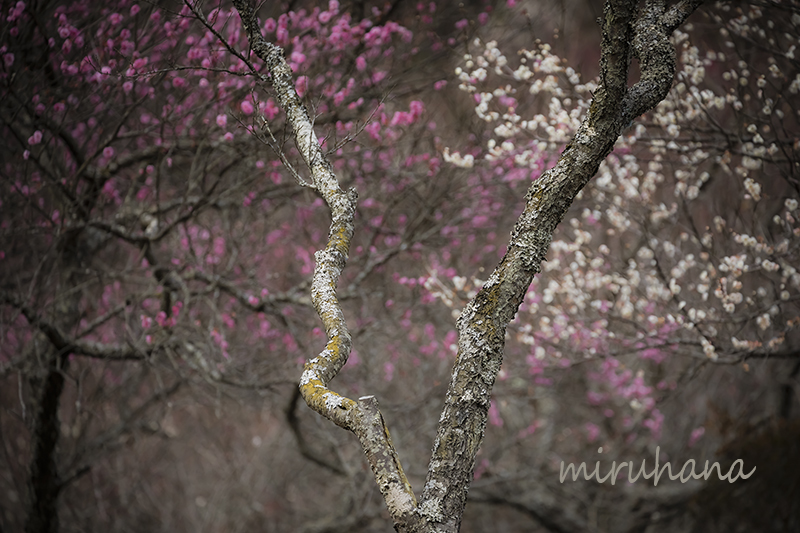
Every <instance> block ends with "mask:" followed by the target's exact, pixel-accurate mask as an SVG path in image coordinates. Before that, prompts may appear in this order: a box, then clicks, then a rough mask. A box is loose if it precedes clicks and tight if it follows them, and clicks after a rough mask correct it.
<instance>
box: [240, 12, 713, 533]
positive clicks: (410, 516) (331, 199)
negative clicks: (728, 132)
mask: <svg viewBox="0 0 800 533" xmlns="http://www.w3.org/2000/svg"><path fill="white" fill-rule="evenodd" d="M700 3H701V0H681V1H679V2H677V3H675V4H673V5H672V6H670V7H669V8H667V5H666V2H665V1H664V0H660V1H658V0H648V1H646V2H645V3H644V5H643V6H641V7H640V6H639V2H637V1H635V0H608V1H607V2H606V4H605V9H604V11H603V20H602V43H601V47H602V49H601V62H600V69H601V73H600V78H601V80H600V83H601V85H600V86H599V87H598V89H597V91H596V93H595V95H594V100H593V102H592V105H591V107H590V109H589V113H588V114H587V116H586V118H585V119H584V121H583V123H582V125H581V127H580V128H579V130H578V132H577V133H576V134H575V137H574V138H573V140H572V142H570V143H569V144H568V145H567V147H566V148H565V149H564V152H563V153H562V154H561V157H560V159H559V160H558V163H557V164H556V165H555V166H554V167H553V168H552V169H550V170H548V171H547V172H545V173H544V174H543V175H542V176H541V177H540V178H539V179H538V180H536V181H535V182H534V183H533V185H531V187H530V189H529V190H528V193H527V195H526V197H525V199H526V205H525V209H524V211H523V213H522V214H521V215H520V217H519V219H518V220H517V223H516V225H515V227H514V229H513V231H512V233H511V238H510V241H509V246H508V252H507V253H506V255H505V257H503V259H502V261H501V262H500V264H499V265H498V266H497V268H496V269H495V270H494V272H493V273H492V275H491V276H490V277H489V279H488V281H487V282H486V283H485V284H484V286H483V288H482V289H481V290H480V292H478V294H477V295H476V296H475V298H473V299H472V301H470V302H469V303H468V304H467V305H466V307H465V308H464V310H463V312H462V313H461V316H460V318H459V319H458V325H457V326H458V334H459V338H458V356H457V360H456V363H455V367H454V368H453V374H452V379H451V381H450V385H449V388H448V391H447V395H446V397H445V406H444V410H443V412H442V415H441V418H440V422H439V429H438V434H437V437H436V441H435V442H434V446H433V454H432V457H431V461H430V465H429V467H428V477H427V480H426V483H425V488H424V490H423V493H422V497H421V499H420V501H419V503H418V504H417V502H416V500H415V497H414V494H413V492H411V489H410V487H409V485H408V481H407V480H406V477H405V475H404V474H403V470H402V467H401V466H400V463H399V460H398V458H397V454H396V452H395V450H394V447H393V446H392V444H391V439H390V438H389V434H388V430H387V429H386V424H385V422H384V421H383V417H382V416H381V414H380V412H379V411H378V409H377V402H376V401H375V399H374V398H372V397H367V398H362V399H361V400H359V401H358V402H355V401H353V400H350V399H348V398H345V397H342V396H340V395H338V394H337V393H335V392H333V391H332V390H330V389H328V383H329V382H330V381H331V379H333V377H334V376H335V375H336V374H337V373H338V372H339V370H340V369H341V368H342V366H343V365H344V364H345V362H346V361H347V356H348V355H349V353H350V347H351V340H350V334H349V333H348V330H347V326H346V324H345V322H344V316H343V315H342V312H341V308H340V306H339V303H338V301H337V298H336V284H337V281H338V279H339V275H340V273H341V271H342V269H343V268H344V265H345V262H346V259H347V254H348V250H349V245H350V239H351V238H352V235H353V231H354V229H353V213H354V211H355V202H356V195H355V192H354V191H348V192H344V191H342V190H341V189H340V188H339V186H338V182H337V180H336V176H335V175H334V174H333V172H332V170H331V166H330V163H329V162H328V161H327V159H326V158H325V156H324V154H323V153H322V151H321V149H320V146H319V143H318V141H317V138H316V135H315V134H314V131H313V128H312V125H311V121H310V120H309V118H308V113H307V111H306V109H305V107H304V106H303V105H302V103H301V102H300V99H299V98H298V97H297V93H296V92H295V90H294V83H293V80H292V77H291V70H290V69H289V67H288V65H287V64H286V62H285V61H284V59H283V51H282V50H281V49H280V48H278V47H277V46H274V45H273V44H271V43H268V42H267V41H265V40H264V38H263V37H262V35H261V33H260V30H259V27H258V22H257V20H256V17H255V13H254V11H253V9H252V7H251V5H250V1H249V0H234V5H235V6H236V9H237V10H238V11H239V13H240V15H241V17H242V21H243V24H244V27H245V29H246V31H247V35H248V39H249V41H250V46H251V47H252V49H253V51H254V52H255V53H256V55H258V56H259V57H260V58H261V59H262V60H263V61H264V62H265V63H266V64H267V67H268V69H269V73H270V76H271V78H272V84H273V87H274V89H275V92H276V93H277V96H278V103H279V104H280V106H281V107H282V108H283V110H284V111H285V112H286V114H287V116H288V119H289V124H290V125H291V127H292V129H293V130H294V134H295V137H296V140H297V145H298V148H299V150H300V153H301V155H302V157H303V158H304V159H305V161H306V164H307V165H308V167H309V169H310V170H311V175H312V181H313V186H314V188H316V189H317V191H318V192H319V193H320V194H321V195H322V197H323V198H324V199H325V201H326V202H327V204H328V206H329V207H330V209H331V213H332V218H333V220H332V223H331V229H330V233H329V242H328V245H327V247H326V248H325V250H322V251H320V252H317V256H316V259H317V268H316V270H315V272H314V280H313V282H312V300H313V302H314V306H315V307H316V309H317V312H318V314H319V315H320V318H321V319H322V321H323V323H324V324H325V328H326V332H327V334H328V339H329V342H328V345H327V346H326V349H325V350H324V351H323V352H322V353H321V354H320V355H319V356H318V357H317V358H315V359H314V360H312V361H311V362H309V363H308V364H307V365H306V368H305V371H304V372H303V377H302V379H301V385H300V388H301V393H302V394H303V397H304V399H305V400H306V402H307V403H308V404H309V406H311V407H312V408H313V409H314V410H316V411H317V412H319V413H320V414H322V415H323V416H325V417H327V418H329V419H330V420H332V421H333V422H335V423H336V424H338V425H340V426H342V427H344V428H347V429H350V430H351V431H353V432H354V433H355V434H356V435H357V436H358V437H359V440H360V441H361V444H362V446H363V448H364V450H365V452H366V454H367V458H368V460H369V461H370V464H371V466H372V469H373V473H374V474H375V479H376V481H377V483H378V486H379V488H380V490H381V493H382V494H383V496H384V498H385V500H386V503H387V506H388V508H389V511H390V513H391V516H392V519H393V520H394V523H395V529H397V530H398V531H402V532H412V533H416V532H422V531H430V532H433V531H436V532H449V533H452V532H456V531H458V530H459V528H460V525H461V517H462V515H463V512H464V506H465V504H466V500H467V491H468V489H469V485H470V482H471V481H472V475H473V469H474V466H475V455H476V454H477V452H478V449H479V448H480V445H481V442H482V441H483V435H484V430H485V427H486V419H487V413H488V410H489V402H490V397H491V391H492V386H493V385H494V381H495V379H496V377H497V374H498V372H499V371H500V365H501V363H502V358H503V347H504V343H505V331H506V327H507V326H508V324H509V322H510V321H511V320H512V319H513V318H514V315H515V314H516V312H517V309H518V308H519V305H520V303H521V302H522V300H523V298H524V296H525V293H526V291H527V289H528V287H529V286H530V283H531V281H532V279H533V276H534V275H535V274H536V273H538V272H539V270H540V266H541V262H542V261H543V259H544V257H545V254H546V253H547V249H548V247H549V246H550V240H551V238H552V236H553V232H554V231H555V228H556V226H557V225H558V224H559V222H561V219H562V218H563V217H564V214H565V213H566V211H567V209H568V208H569V206H570V205H571V204H572V202H573V200H574V199H575V197H576V195H577V194H578V193H579V192H580V191H581V189H582V188H583V187H584V186H585V185H586V184H587V183H588V182H589V180H590V179H591V178H592V177H593V176H594V175H595V173H596V172H597V169H598V167H599V166H600V163H601V162H602V161H603V159H605V157H606V156H607V155H608V154H609V153H610V152H611V150H612V149H613V147H614V143H615V142H616V140H617V138H618V137H619V136H620V134H621V132H622V130H623V128H624V127H625V126H626V125H628V124H630V123H631V122H632V121H633V120H634V119H635V118H636V117H638V116H639V115H641V114H642V113H645V112H647V111H649V110H650V109H652V108H653V107H654V106H655V105H656V104H658V102H660V101H661V100H663V99H664V98H665V97H666V95H667V93H668V92H669V90H670V87H671V85H672V81H673V78H674V75H675V50H674V48H673V46H672V45H671V43H670V42H669V37H670V35H671V34H672V32H673V31H674V30H675V28H677V27H678V26H680V25H681V24H682V23H683V21H684V20H685V19H686V17H688V16H689V15H690V14H691V13H692V12H693V11H694V10H695V9H696V8H697V6H698V5H699V4H700ZM634 57H635V58H636V59H638V61H639V64H640V70H641V75H640V80H639V81H638V82H637V83H636V84H634V85H633V86H632V87H630V88H629V87H628V85H627V80H628V72H629V67H630V63H631V60H632V58H634Z"/></svg>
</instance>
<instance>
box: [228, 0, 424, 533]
mask: <svg viewBox="0 0 800 533" xmlns="http://www.w3.org/2000/svg"><path fill="white" fill-rule="evenodd" d="M234 6H235V7H236V9H237V11H238V12H239V14H240V16H241V18H242V23H243V25H244V28H245V31H246V32H247V37H248V40H249V42H250V46H251V48H252V49H253V51H254V52H255V54H256V55H257V56H258V57H259V58H261V59H262V60H263V61H264V62H265V63H266V65H267V68H268V70H269V74H270V77H271V80H272V86H273V88H274V90H275V93H276V95H277V100H278V104H279V105H280V107H281V108H282V109H283V111H284V112H285V113H286V115H287V117H288V122H289V124H290V126H291V128H292V130H293V132H294V136H295V141H296V143H297V148H298V150H299V152H300V154H301V156H302V157H303V159H304V161H305V163H306V165H307V166H308V168H309V170H310V173H311V183H312V186H313V187H314V188H315V189H316V190H317V192H319V194H320V195H321V196H322V198H323V199H324V200H325V202H326V203H327V204H328V207H329V208H330V211H331V226H330V230H329V233H328V243H327V246H326V247H325V249H324V250H320V251H318V252H316V254H315V259H316V267H315V269H314V277H313V279H312V282H311V301H312V303H313V304H314V308H315V309H316V311H317V314H318V315H319V317H320V319H321V320H322V323H323V324H324V326H325V332H326V334H327V337H328V343H327V345H326V346H325V349H324V350H323V351H322V352H321V353H320V354H319V355H318V356H317V357H315V358H314V359H312V360H311V361H309V362H307V363H306V365H305V368H304V370H303V374H302V376H301V378H300V393H301V394H302V396H303V399H304V400H305V401H306V403H307V404H308V405H309V407H311V408H312V409H314V410H315V411H317V412H318V413H320V414H321V415H323V416H325V417H326V418H328V419H330V420H331V421H333V422H334V423H335V424H337V425H339V426H341V427H343V428H345V429H349V430H350V431H352V432H353V433H355V435H356V436H357V437H358V439H359V441H360V442H361V446H362V448H363V449H364V453H365V454H366V456H367V460H368V461H369V463H370V466H371V467H372V471H373V474H374V475H375V480H376V482H377V483H378V487H379V488H380V491H381V494H383V497H384V500H385V501H386V505H387V507H388V509H389V512H390V513H391V516H392V519H393V520H394V522H395V524H398V525H399V527H401V528H403V529H404V530H406V531H423V529H422V527H423V526H424V524H423V521H422V519H421V518H420V517H419V516H418V515H416V514H415V512H414V511H415V509H416V500H415V498H414V493H413V491H412V490H411V485H410V484H409V482H408V479H407V478H406V476H405V473H404V472H403V468H402V466H401V465H400V459H399V458H398V456H397V452H396V451H395V449H394V445H393V444H392V440H391V437H390V435H389V430H388V428H387V427H386V423H385V421H384V420H383V416H381V414H380V411H379V410H378V403H377V400H376V399H375V398H374V397H372V396H368V397H364V398H361V399H359V400H358V401H354V400H351V399H350V398H347V397H344V396H342V395H340V394H338V393H336V392H334V391H333V390H331V389H329V388H328V384H329V383H330V381H331V380H332V379H333V378H334V377H335V376H336V374H338V372H339V370H341V369H342V367H343V366H344V364H345V363H346V362H347V358H348V356H349V355H350V350H351V346H352V341H351V338H350V332H349V331H348V329H347V324H346V323H345V319H344V314H343V313H342V308H341V306H340V305H339V301H338V300H337V298H336V287H337V284H338V281H339V276H340V275H341V273H342V269H344V266H345V263H346V261H347V256H348V254H349V251H350V242H351V239H352V237H353V217H354V215H355V210H356V199H357V197H358V195H357V194H356V191H355V190H354V189H350V190H348V191H343V190H342V189H341V188H340V187H339V182H338V180H337V179H336V175H335V174H334V173H333V169H332V167H331V164H330V162H329V161H328V159H327V157H325V154H324V153H323V152H322V149H321V147H320V143H319V141H318V139H317V136H316V134H315V133H314V128H313V126H312V123H311V120H310V118H309V115H308V111H307V110H306V108H305V106H304V105H303V103H302V102H301V101H300V98H299V97H298V95H297V92H296V91H295V86H294V82H293V80H292V71H291V69H290V68H289V65H288V64H287V63H286V61H285V59H284V57H283V50H282V49H281V48H279V47H277V46H275V45H273V44H272V43H269V42H267V41H265V40H264V38H263V36H262V35H261V32H260V30H259V27H258V21H257V19H256V16H255V13H254V11H253V8H252V7H251V5H250V3H249V0H234Z"/></svg>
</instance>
